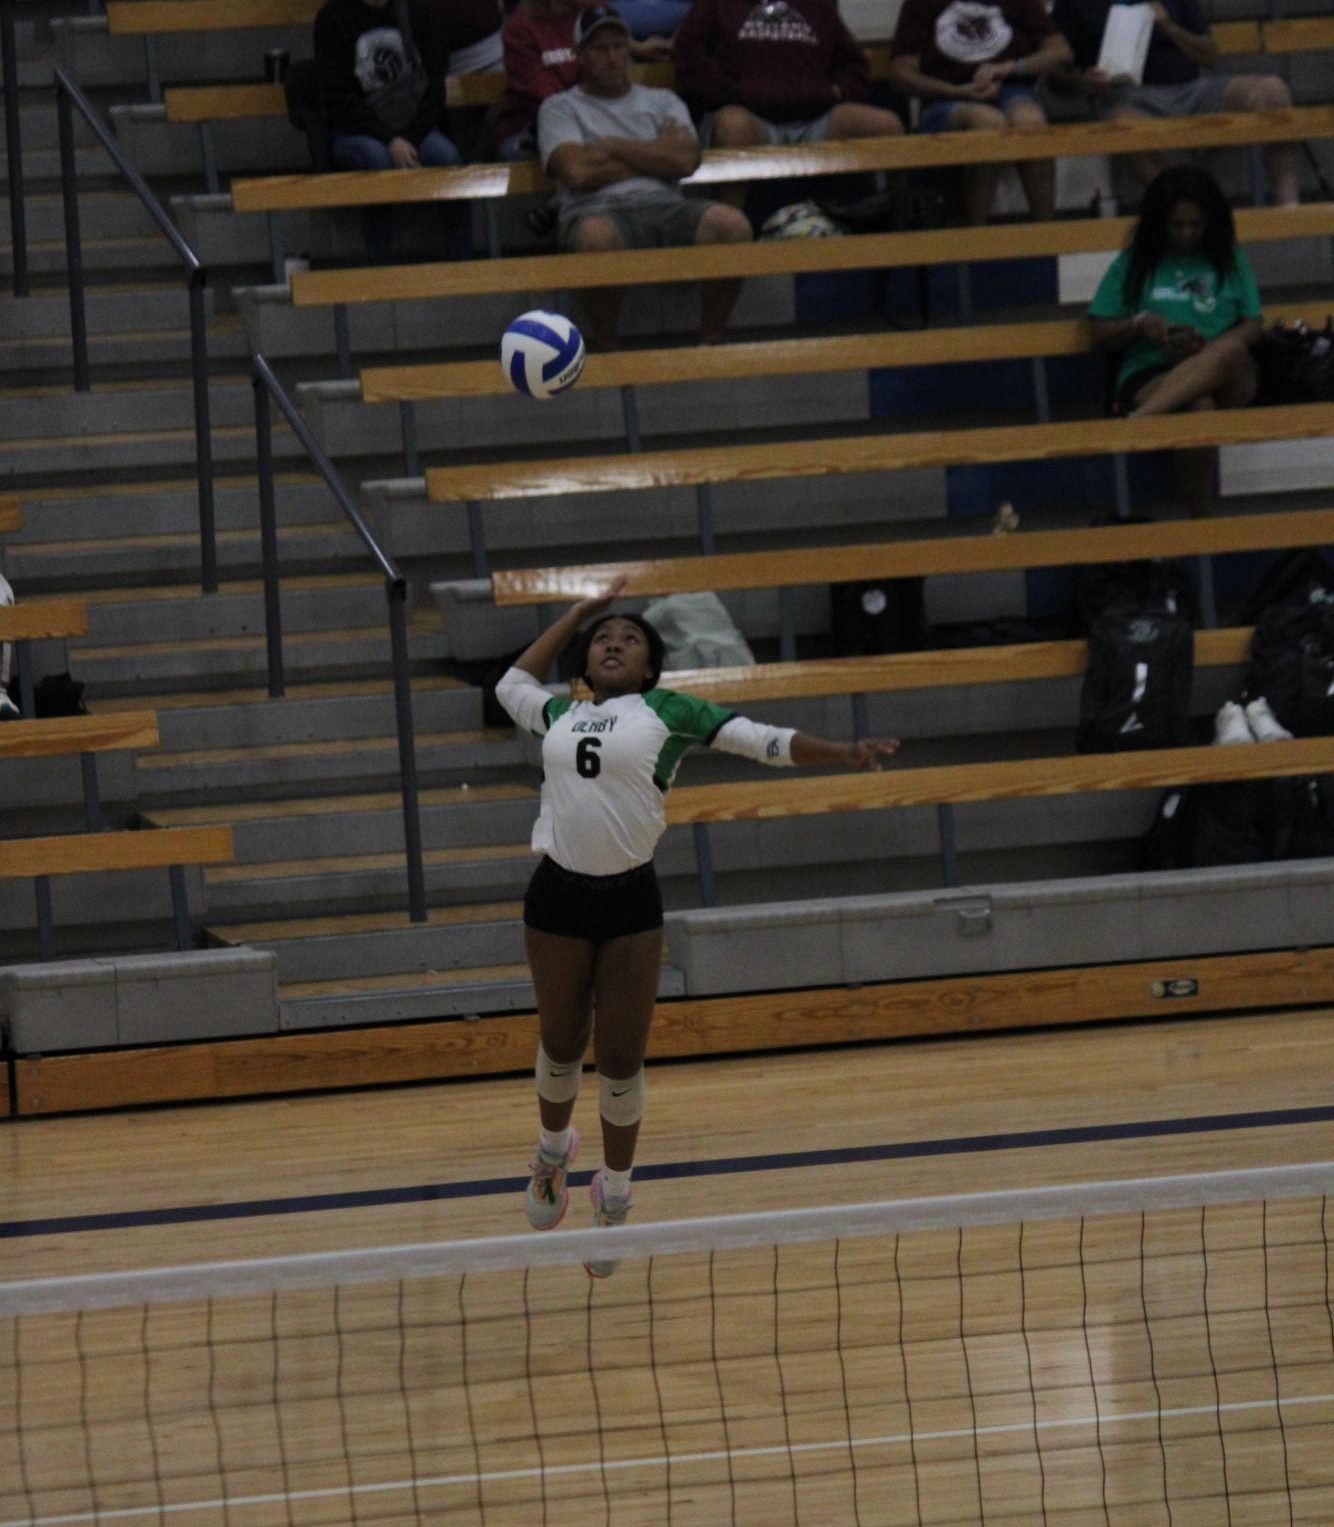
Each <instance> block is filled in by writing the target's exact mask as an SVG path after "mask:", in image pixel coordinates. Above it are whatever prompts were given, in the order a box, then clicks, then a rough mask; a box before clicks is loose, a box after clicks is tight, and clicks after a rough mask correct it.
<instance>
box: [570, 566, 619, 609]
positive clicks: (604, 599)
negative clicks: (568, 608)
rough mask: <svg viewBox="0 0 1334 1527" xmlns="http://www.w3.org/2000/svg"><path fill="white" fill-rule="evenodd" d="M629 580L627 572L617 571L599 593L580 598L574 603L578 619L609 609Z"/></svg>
mask: <svg viewBox="0 0 1334 1527" xmlns="http://www.w3.org/2000/svg"><path fill="white" fill-rule="evenodd" d="M629 581H630V574H629V573H618V574H617V575H616V577H614V578H613V579H612V580H611V582H610V583H609V584H608V585H607V587H606V588H605V589H604V590H603V592H602V593H601V594H591V595H590V596H589V597H588V598H587V599H581V600H580V601H579V602H578V604H576V605H575V609H576V610H578V612H579V619H580V620H587V619H588V617H589V616H590V615H601V614H602V612H603V611H604V610H608V609H610V608H611V606H612V605H613V604H614V603H615V602H616V600H617V598H619V596H620V593H621V590H622V589H624V587H625V585H626V584H627V583H629Z"/></svg>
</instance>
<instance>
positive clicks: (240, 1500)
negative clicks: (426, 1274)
mask: <svg viewBox="0 0 1334 1527" xmlns="http://www.w3.org/2000/svg"><path fill="white" fill-rule="evenodd" d="M1331 1401H1334V1394H1312V1395H1293V1396H1291V1397H1289V1398H1287V1399H1281V1400H1279V1401H1278V1404H1279V1405H1287V1406H1292V1405H1325V1404H1328V1403H1329V1402H1331ZM1273 1408H1274V1401H1273V1400H1233V1401H1229V1402H1228V1403H1227V1404H1224V1405H1182V1406H1176V1407H1173V1408H1172V1409H1170V1410H1132V1411H1126V1412H1123V1413H1122V1414H1120V1415H1107V1416H1075V1417H1072V1418H1071V1419H1069V1420H1066V1421H1037V1422H1033V1421H1008V1422H1005V1423H1003V1424H1002V1425H998V1426H977V1427H972V1426H961V1427H956V1428H953V1429H951V1430H948V1431H938V1432H900V1433H899V1434H898V1435H897V1436H891V1437H854V1438H852V1439H851V1440H849V1439H847V1438H844V1439H843V1440H841V1441H837V1442H798V1443H794V1444H793V1445H792V1446H791V1447H778V1446H776V1445H775V1446H773V1447H747V1448H731V1449H727V1448H722V1449H719V1450H718V1451H716V1452H710V1453H672V1454H670V1455H667V1454H662V1455H660V1456H658V1457H656V1458H621V1459H615V1460H613V1461H612V1462H611V1463H601V1462H598V1463H593V1462H589V1463H561V1464H555V1465H553V1466H552V1467H550V1468H545V1469H542V1468H536V1469H498V1470H495V1471H494V1472H492V1473H488V1474H438V1475H435V1476H434V1477H432V1478H427V1479H395V1480H388V1481H386V1482H385V1483H384V1484H378V1485H334V1486H331V1487H329V1488H327V1489H323V1490H284V1491H278V1492H275V1493H274V1494H271V1495H232V1496H228V1497H226V1498H220V1499H218V1500H197V1501H181V1502H178V1503H177V1504H175V1505H170V1506H157V1505H153V1506H124V1507H120V1508H118V1509H116V1510H114V1511H76V1512H71V1513H70V1514H68V1515H66V1516H25V1517H16V1518H14V1519H13V1520H11V1521H6V1522H0V1527H66V1524H72V1523H76V1522H113V1521H128V1520H130V1519H131V1518H134V1517H145V1516H157V1517H161V1516H170V1515H172V1514H173V1513H179V1512H182V1511H224V1510H228V1509H232V1510H235V1509H237V1508H239V1507H242V1506H272V1505H276V1504H279V1503H281V1502H283V1501H305V1500H330V1499H335V1498H338V1497H351V1496H354V1495H384V1494H387V1493H388V1492H391V1491H394V1490H399V1491H408V1490H428V1489H438V1488H441V1487H443V1486H447V1485H479V1484H482V1485H484V1484H500V1483H505V1482H508V1481H513V1480H518V1479H550V1478H552V1477H553V1476H555V1475H570V1474H601V1473H603V1472H606V1473H608V1474H610V1473H612V1472H613V1471H616V1470H624V1469H661V1468H664V1467H666V1466H667V1465H669V1464H670V1465H671V1466H672V1467H674V1468H675V1467H678V1466H680V1465H682V1464H688V1463H717V1462H718V1461H719V1460H721V1459H726V1458H737V1459H740V1458H769V1457H773V1456H774V1455H775V1454H792V1453H844V1452H847V1451H848V1450H849V1449H850V1448H863V1447H891V1446H893V1445H894V1444H896V1443H900V1444H901V1443H906V1442H945V1441H953V1440H955V1439H957V1438H960V1437H999V1436H1004V1435H1005V1434H1007V1433H1013V1432H1034V1431H1038V1432H1045V1431H1057V1430H1062V1429H1066V1428H1071V1427H1080V1426H1084V1427H1104V1426H1119V1425H1122V1424H1124V1423H1126V1422H1129V1421H1152V1420H1157V1419H1158V1418H1159V1417H1162V1418H1163V1419H1164V1420H1177V1419H1179V1418H1181V1417H1183V1416H1214V1415H1217V1416H1222V1415H1225V1414H1228V1413H1231V1412H1236V1411H1242V1410H1272V1409H1273Z"/></svg>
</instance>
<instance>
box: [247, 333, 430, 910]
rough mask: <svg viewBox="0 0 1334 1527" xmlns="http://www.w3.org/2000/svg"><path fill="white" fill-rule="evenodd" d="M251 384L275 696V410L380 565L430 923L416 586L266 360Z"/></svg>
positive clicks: (279, 662)
mask: <svg viewBox="0 0 1334 1527" xmlns="http://www.w3.org/2000/svg"><path fill="white" fill-rule="evenodd" d="M251 370H252V375H251V383H252V385H253V387H254V390H255V455H256V459H257V461H258V471H259V529H260V549H261V553H262V556H263V564H264V638H265V646H266V650H267V655H268V682H269V694H270V696H271V697H272V698H273V699H275V700H276V699H281V698H282V696H283V695H284V694H285V693H286V679H285V675H284V672H283V636H282V605H281V600H280V597H279V596H280V592H281V591H280V587H279V574H278V518H277V513H276V510H275V508H274V497H273V423H272V420H271V418H270V415H269V406H270V403H274V404H276V405H277V407H278V409H279V411H280V412H281V413H282V415H283V417H284V418H285V419H286V420H287V422H288V424H290V425H291V427H292V432H293V434H295V436H296V437H297V439H298V440H299V441H300V442H301V445H302V448H303V449H304V450H305V452H306V454H307V456H309V457H310V459H311V461H312V462H313V463H314V466H315V469H316V470H317V471H318V472H319V474H320V476H321V477H322V478H323V479H324V481H325V484H326V485H327V487H328V489H329V491H330V493H332V494H333V496H334V500H335V502H336V503H337V504H338V507H339V508H340V509H341V510H342V511H343V513H344V514H345V515H346V516H347V518H348V520H349V521H350V522H351V525H352V528H353V529H354V530H355V531H356V533H357V535H358V536H359V537H360V538H361V543H362V545H363V546H365V548H366V550H367V551H368V552H369V553H370V555H371V557H372V558H373V559H374V561H375V563H376V565H377V566H378V567H379V569H380V571H381V573H383V575H384V580H385V598H386V600H387V602H388V606H389V648H390V658H391V662H392V665H393V672H394V716H395V721H396V723H397V728H398V774H399V787H400V791H401V794H402V797H403V843H404V849H405V854H406V858H407V871H408V916H409V917H410V919H411V920H412V921H413V922H414V923H424V922H425V921H426V881H425V876H424V873H423V870H422V841H421V813H420V809H419V805H418V793H417V747H416V737H415V733H414V728H413V719H412V681H411V676H410V674H409V671H408V624H407V601H408V580H407V579H406V578H405V577H404V576H403V574H402V572H400V571H399V567H398V564H397V563H396V562H395V561H394V559H393V558H392V557H391V556H390V555H389V553H388V552H387V551H385V549H384V548H383V547H382V546H381V545H380V543H379V541H378V540H377V539H376V537H375V532H374V531H373V530H372V529H371V527H370V525H368V524H367V522H366V520H365V518H364V517H363V516H362V513H361V510H360V509H358V507H357V505H356V503H355V501H354V500H353V497H352V495H351V493H350V492H349V491H348V488H347V484H346V483H345V482H344V481H343V478H342V475H341V474H340V473H339V471H338V468H337V467H335V466H334V464H333V462H332V461H330V460H329V457H328V455H327V454H326V453H325V451H324V448H323V447H322V446H321V445H320V443H319V441H318V440H316V439H315V437H314V435H312V434H311V432H310V428H309V426H308V425H307V424H306V421H305V420H304V419H303V418H302V417H301V414H300V413H299V412H298V410H297V407H296V404H295V403H293V402H292V399H291V397H290V396H289V395H288V393H287V390H286V388H284V386H283V384H282V383H281V382H280V381H279V380H278V378H277V376H276V375H275V374H274V371H273V367H272V366H270V365H269V363H268V360H267V359H266V358H265V357H264V356H263V355H255V356H252V357H251Z"/></svg>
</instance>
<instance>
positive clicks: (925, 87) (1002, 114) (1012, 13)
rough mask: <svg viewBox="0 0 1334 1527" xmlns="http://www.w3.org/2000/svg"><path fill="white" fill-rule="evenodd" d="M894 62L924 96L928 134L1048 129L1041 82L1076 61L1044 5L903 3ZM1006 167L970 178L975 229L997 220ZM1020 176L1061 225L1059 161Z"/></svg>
mask: <svg viewBox="0 0 1334 1527" xmlns="http://www.w3.org/2000/svg"><path fill="white" fill-rule="evenodd" d="M890 54H891V58H892V62H891V65H890V78H891V80H892V81H893V83H894V84H895V85H896V86H897V87H898V88H899V89H900V90H903V91H906V92H908V93H909V94H911V95H919V96H921V97H922V100H923V106H922V117H921V122H920V124H919V125H920V127H921V130H922V131H923V132H924V133H932V132H976V131H979V130H983V131H985V130H987V129H992V128H998V127H1040V126H1042V125H1043V124H1044V123H1045V122H1046V120H1047V118H1046V114H1045V113H1044V112H1043V110H1042V107H1041V106H1039V105H1038V101H1037V97H1036V96H1035V95H1034V94H1033V85H1034V82H1035V81H1037V80H1039V79H1041V78H1042V77H1043V76H1044V75H1047V74H1051V73H1053V72H1054V71H1055V70H1057V69H1060V68H1062V67H1063V66H1065V65H1066V64H1068V63H1069V62H1070V59H1071V53H1070V45H1069V43H1067V42H1066V40H1065V38H1064V37H1062V36H1061V34H1060V33H1059V32H1058V31H1057V30H1056V29H1055V28H1054V27H1053V25H1052V22H1051V19H1050V17H1049V16H1048V15H1047V8H1046V6H1045V4H1044V3H1043V0H994V3H985V0H904V5H903V9H902V10H901V11H900V12H899V20H898V25H897V27H896V28H895V30H894V40H893V42H892V43H891V45H890ZM1002 168H1003V166H1001V165H999V164H978V165H970V166H969V167H968V168H967V169H966V170H965V171H964V205H965V212H966V215H967V218H968V221H969V222H970V223H974V224H980V223H985V222H986V221H987V219H988V218H989V217H990V216H991V203H992V201H993V199H994V197H995V192H996V184H997V182H998V181H999V179H1000V173H1001V169H1002ZM1015 168H1016V169H1017V170H1018V171H1019V179H1020V180H1021V182H1022V183H1023V187H1024V194H1025V195H1026V196H1027V197H1028V206H1029V210H1030V212H1031V213H1032V214H1033V216H1034V217H1035V218H1038V219H1039V220H1041V219H1045V218H1050V217H1052V216H1053V215H1054V214H1055V211H1056V165H1055V162H1054V161H1053V160H1051V159H1035V160H1027V161H1024V162H1021V163H1019V164H1017V165H1016V166H1015Z"/></svg>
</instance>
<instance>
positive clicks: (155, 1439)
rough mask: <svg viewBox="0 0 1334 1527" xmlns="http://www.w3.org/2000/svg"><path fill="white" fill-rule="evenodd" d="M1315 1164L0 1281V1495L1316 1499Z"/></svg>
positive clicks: (504, 1513) (961, 1518)
mask: <svg viewBox="0 0 1334 1527" xmlns="http://www.w3.org/2000/svg"><path fill="white" fill-rule="evenodd" d="M1332 1190H1334V1164H1321V1165H1316V1166H1302V1167H1289V1168H1277V1169H1272V1170H1267V1171H1254V1172H1251V1171H1248V1172H1223V1173H1214V1174H1208V1175H1204V1176H1196V1177H1167V1178H1157V1179H1143V1180H1135V1181H1125V1182H1111V1183H1098V1184H1081V1185H1075V1186H1070V1187H1063V1188H1044V1189H1037V1190H1032V1191H1020V1192H994V1193H982V1194H977V1195H969V1196H957V1197H946V1198H925V1199H916V1200H905V1201H902V1202H895V1203H880V1204H864V1205H856V1206H851V1207H845V1208H831V1209H821V1210H795V1211H791V1212H784V1213H778V1214H747V1215H740V1216H735V1217H729V1218H717V1219H702V1220H689V1221H680V1222H675V1223H668V1224H656V1225H637V1226H627V1227H625V1228H624V1229H616V1230H602V1231H592V1232H589V1231H555V1232H551V1233H549V1234H546V1235H542V1236H530V1235H521V1236H510V1237H503V1238H496V1239H488V1240H474V1241H465V1242H452V1243H441V1244H430V1245H415V1246H403V1247H390V1248H378V1249H374V1250H366V1251H356V1252H347V1253H336V1254H319V1255H311V1256H294V1257H283V1258H276V1259H270V1260H265V1261H250V1262H231V1263H213V1264H207V1265H199V1266H187V1267H177V1268H165V1269H154V1270H149V1271H143V1272H139V1273H125V1274H108V1275H88V1276H82V1277H71V1278H65V1279H58V1280H41V1281H29V1282H12V1283H5V1284H0V1527H18V1524H20V1523H22V1524H25V1527H32V1524H41V1527H54V1524H56V1523H62V1524H63V1523H82V1522H112V1521H114V1522H128V1523H134V1522H148V1521H155V1522H173V1523H182V1524H184V1523H189V1524H191V1527H195V1524H200V1527H202V1524H206V1523H225V1524H227V1527H261V1524H269V1523H278V1524H294V1523H300V1524H303V1527H304V1524H315V1523H346V1522H377V1523H380V1522H387V1523H409V1522H442V1523H444V1522H456V1521H457V1522H460V1523H481V1524H488V1527H502V1524H504V1527H509V1524H513V1527H520V1524H521V1527H534V1524H538V1523H542V1524H551V1527H555V1524H563V1523H569V1524H579V1527H584V1524H588V1523H598V1522H609V1523H617V1524H621V1523H626V1524H629V1523H636V1524H637V1523H645V1524H648V1523H673V1524H675V1523H690V1524H699V1527H718V1524H720V1523H743V1524H754V1523H762V1524H765V1527H771V1524H773V1527H777V1524H781V1523H788V1522H801V1523H810V1524H812V1527H831V1524H844V1523H847V1524H854V1527H870V1524H873V1523H874V1524H918V1527H920V1524H926V1523H933V1524H945V1523H951V1524H963V1523H975V1522H997V1523H1000V1522H1006V1521H1014V1522H1016V1523H1018V1522H1022V1523H1025V1524H1031V1523H1036V1522H1041V1523H1044V1524H1046V1523H1050V1524H1053V1527H1055V1524H1060V1527H1083V1524H1086V1523H1087V1524H1096V1523H1101V1524H1104V1527H1144V1524H1149V1523H1158V1522H1162V1523H1165V1524H1171V1527H1218V1524H1221V1523H1235V1524H1236V1527H1243V1524H1245V1527H1258V1524H1263V1523H1270V1522H1274V1523H1311V1524H1316V1523H1320V1524H1324V1527H1328V1524H1329V1523H1330V1522H1334V1306H1332V1305H1331V1289H1332V1283H1331V1277H1332V1271H1331V1258H1330V1212H1329V1207H1328V1196H1329V1195H1330V1193H1331V1191H1332ZM593 1252H596V1256H597V1258H598V1259H604V1258H606V1257H608V1256H613V1255H614V1256H619V1257H621V1258H622V1261H621V1266H620V1269H619V1271H618V1272H617V1273H616V1274H615V1276H614V1277H612V1278H610V1279H607V1280H605V1281H598V1282H594V1281H593V1280H590V1279H589V1278H588V1277H587V1276H586V1274H585V1273H584V1271H583V1268H582V1265H581V1264H582V1262H583V1260H584V1259H585V1258H587V1257H589V1256H590V1255H591V1254H592V1253H593Z"/></svg>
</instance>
